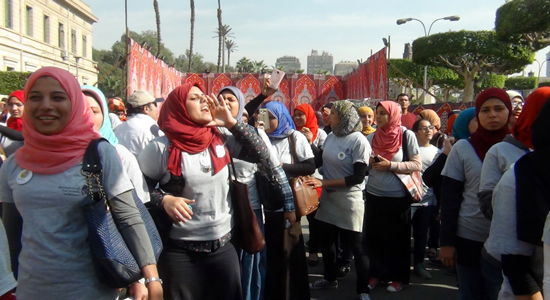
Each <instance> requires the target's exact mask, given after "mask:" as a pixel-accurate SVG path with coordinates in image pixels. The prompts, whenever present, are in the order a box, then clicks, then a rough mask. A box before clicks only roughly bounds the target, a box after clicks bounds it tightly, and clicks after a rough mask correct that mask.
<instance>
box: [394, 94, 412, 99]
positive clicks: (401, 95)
mask: <svg viewBox="0 0 550 300" xmlns="http://www.w3.org/2000/svg"><path fill="white" fill-rule="evenodd" d="M405 96H406V97H407V99H409V100H411V97H410V96H409V95H407V94H399V95H397V98H396V100H399V98H401V97H405Z"/></svg>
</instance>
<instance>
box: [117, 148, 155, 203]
mask: <svg viewBox="0 0 550 300" xmlns="http://www.w3.org/2000/svg"><path fill="white" fill-rule="evenodd" d="M115 148H116V151H117V152H118V156H119V157H120V160H121V161H122V166H123V168H124V171H126V174H127V175H128V178H129V179H130V181H131V182H132V184H133V185H134V189H135V190H136V194H137V196H138V197H139V199H140V200H141V202H143V203H147V202H149V201H150V200H151V199H150V195H149V188H148V187H147V182H145V179H144V178H143V173H141V169H140V168H139V164H138V162H137V159H136V157H135V156H134V155H133V154H132V153H131V152H130V151H129V150H128V149H126V147H124V146H123V145H121V144H116V145H115Z"/></svg>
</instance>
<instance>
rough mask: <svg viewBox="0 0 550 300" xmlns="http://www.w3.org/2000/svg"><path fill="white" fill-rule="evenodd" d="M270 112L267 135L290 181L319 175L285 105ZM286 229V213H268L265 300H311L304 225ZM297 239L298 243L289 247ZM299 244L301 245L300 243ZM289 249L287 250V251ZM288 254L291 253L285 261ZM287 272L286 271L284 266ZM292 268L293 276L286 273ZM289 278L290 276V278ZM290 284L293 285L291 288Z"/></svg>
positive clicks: (270, 108) (271, 105)
mask: <svg viewBox="0 0 550 300" xmlns="http://www.w3.org/2000/svg"><path fill="white" fill-rule="evenodd" d="M264 108H266V109H267V110H268V111H269V125H270V128H269V129H267V130H266V131H265V132H266V133H267V135H268V136H269V139H270V140H271V144H272V145H273V148H274V149H275V151H276V153H277V158H278V159H279V161H280V162H281V163H282V167H283V170H284V171H285V173H286V176H287V177H288V178H291V177H297V176H306V175H311V174H313V172H315V160H314V155H313V151H312V150H311V146H310V144H309V142H308V140H307V138H306V136H305V135H303V134H302V133H301V132H298V131H297V130H296V127H295V125H294V121H293V119H292V117H291V116H290V113H289V112H288V110H287V108H286V107H285V105H284V104H283V103H280V102H277V101H271V102H267V103H266V104H265V106H264ZM287 228H288V230H287V231H286V233H285V227H284V222H283V213H282V212H280V211H267V210H266V211H265V237H266V245H267V247H268V250H267V253H268V254H267V255H268V257H267V275H266V291H265V294H264V296H265V298H264V299H266V300H267V299H287V298H286V297H285V293H286V294H288V293H289V294H290V295H292V299H309V298H310V297H309V296H310V294H309V279H308V270H307V260H306V255H305V247H304V240H303V236H302V231H301V228H300V222H299V220H298V222H296V223H295V224H294V225H292V226H290V227H287ZM289 235H293V236H292V238H295V240H294V241H295V243H292V244H291V243H289V241H290V240H291V239H289V238H288V237H289ZM296 242H297V243H296ZM284 247H286V249H285V248H284ZM285 253H290V254H289V256H288V257H285ZM286 261H288V265H287V264H285V265H284V266H285V268H282V267H281V266H282V264H284V262H286ZM286 268H289V272H286ZM287 274H288V275H287ZM287 276H289V277H287ZM287 283H289V284H287Z"/></svg>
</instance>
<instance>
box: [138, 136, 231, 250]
mask: <svg viewBox="0 0 550 300" xmlns="http://www.w3.org/2000/svg"><path fill="white" fill-rule="evenodd" d="M222 133H223V132H222ZM225 138H226V139H227V146H228V148H229V151H231V154H232V155H233V156H237V155H238V154H239V152H240V150H241V147H242V146H241V145H240V144H239V143H234V142H231V140H234V139H235V137H234V136H232V135H225ZM231 145H234V146H231ZM169 147H170V141H169V140H168V138H167V137H166V136H162V137H158V138H155V139H154V140H152V141H151V143H149V145H147V146H146V147H145V149H143V151H142V152H141V153H140V155H139V156H138V163H139V166H140V168H141V171H142V172H143V174H145V176H147V177H149V178H151V179H154V180H158V181H159V182H160V183H161V184H165V183H167V182H168V181H169V180H170V171H168V167H167V164H168V148H169ZM181 153H182V175H183V178H184V179H185V187H184V189H183V197H184V198H186V199H192V200H195V201H196V202H195V203H193V204H191V207H192V209H193V216H192V219H191V220H187V222H186V223H183V222H179V223H173V226H172V230H171V231H170V238H172V239H176V240H186V241H211V240H216V239H219V238H221V237H222V236H224V235H225V234H227V233H228V232H229V231H231V228H232V224H231V221H232V219H231V210H232V208H231V196H230V194H229V184H228V180H229V167H230V165H227V166H225V167H224V168H223V169H221V170H220V171H219V172H218V173H216V174H213V173H214V171H213V169H212V170H211V171H208V172H203V171H202V170H201V169H204V170H206V168H208V167H211V166H212V159H211V157H210V150H209V148H207V149H205V150H204V151H202V152H200V153H197V154H189V153H186V152H181Z"/></svg>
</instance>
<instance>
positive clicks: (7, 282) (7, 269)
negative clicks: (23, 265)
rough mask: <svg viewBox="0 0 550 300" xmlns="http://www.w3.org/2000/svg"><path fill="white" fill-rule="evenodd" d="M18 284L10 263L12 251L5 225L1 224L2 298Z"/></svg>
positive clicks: (0, 267) (0, 272) (0, 270)
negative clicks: (9, 246)
mask: <svg viewBox="0 0 550 300" xmlns="http://www.w3.org/2000/svg"><path fill="white" fill-rule="evenodd" d="M16 285H17V282H16V281H15V278H13V273H12V272H11V263H10V250H9V248H8V239H7V237H6V230H5V229H4V224H2V222H0V296H1V295H4V294H5V293H7V292H9V291H11V290H13V289H14V288H15V286H16Z"/></svg>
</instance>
